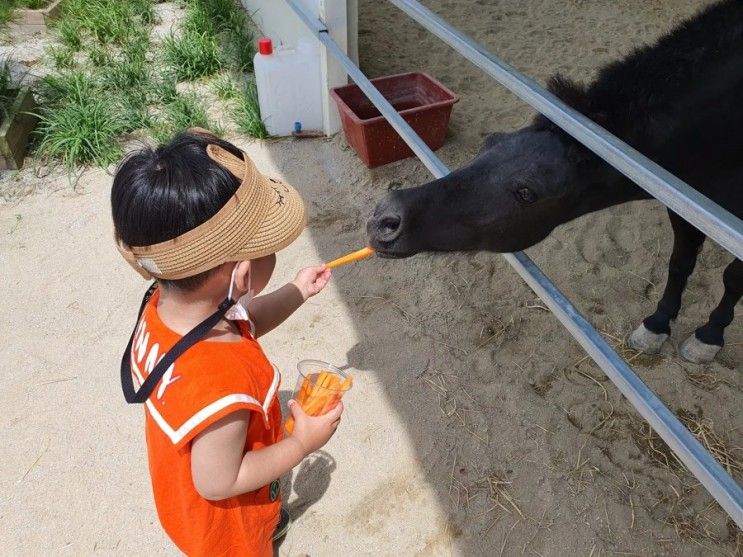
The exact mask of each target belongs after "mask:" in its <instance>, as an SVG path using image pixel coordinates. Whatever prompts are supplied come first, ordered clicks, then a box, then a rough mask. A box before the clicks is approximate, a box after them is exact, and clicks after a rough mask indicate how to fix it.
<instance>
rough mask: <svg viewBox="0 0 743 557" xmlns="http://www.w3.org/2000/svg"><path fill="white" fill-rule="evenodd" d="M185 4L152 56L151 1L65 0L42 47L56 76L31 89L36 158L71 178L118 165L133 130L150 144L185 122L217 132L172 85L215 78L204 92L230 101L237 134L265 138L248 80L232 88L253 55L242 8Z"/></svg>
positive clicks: (209, 2)
mask: <svg viewBox="0 0 743 557" xmlns="http://www.w3.org/2000/svg"><path fill="white" fill-rule="evenodd" d="M2 1H3V0H0V2H2ZM19 1H20V0H19ZM28 1H33V0H28ZM184 1H185V3H186V8H187V11H186V15H185V18H184V21H183V24H182V26H181V30H180V32H179V33H178V34H171V35H170V36H168V37H166V38H165V39H164V40H163V43H162V44H161V45H160V46H159V47H158V49H157V52H154V49H153V47H152V45H151V44H150V32H151V27H152V23H153V22H154V20H155V13H154V10H153V5H154V3H155V2H154V0H115V1H114V0H65V4H64V7H63V14H62V17H61V18H60V19H59V20H58V21H57V23H56V24H55V34H56V37H57V39H58V43H57V44H56V45H55V46H54V47H52V48H51V49H50V50H49V51H48V55H49V56H50V57H51V58H52V60H53V61H54V63H55V65H56V67H57V71H56V72H55V73H53V74H51V75H49V76H47V77H46V78H45V79H43V80H42V82H41V84H40V88H39V97H40V99H41V101H42V107H41V109H40V110H39V112H40V125H39V127H38V128H37V131H36V139H35V147H36V152H37V156H39V157H41V158H42V159H44V160H46V161H51V160H54V161H58V162H61V163H62V164H64V165H65V166H66V167H67V168H68V170H69V171H70V173H71V174H72V173H74V169H75V167H76V166H79V165H97V166H103V167H106V166H108V165H109V164H111V163H112V162H115V161H116V160H118V159H119V158H120V157H121V155H122V148H121V140H122V137H123V136H124V135H125V134H128V133H131V132H134V131H138V130H143V131H146V132H147V133H149V134H150V135H151V136H152V137H154V139H155V140H157V141H158V142H167V141H169V140H170V139H171V138H172V137H173V136H174V135H176V134H177V133H179V132H181V131H183V130H184V129H187V128H189V127H193V126H199V127H203V128H207V129H210V130H214V131H216V132H217V133H219V132H220V129H219V127H218V126H217V125H215V123H214V122H212V121H210V119H209V116H208V113H207V106H206V103H205V101H204V100H202V99H200V98H199V97H197V96H196V95H195V94H194V93H179V92H178V89H177V85H178V83H179V82H182V81H187V80H195V79H201V78H205V77H209V76H213V75H215V74H217V73H220V75H219V77H218V78H216V79H214V80H212V81H211V82H210V84H211V87H212V90H213V91H214V92H215V94H216V95H217V96H218V97H219V98H220V99H222V100H224V101H227V102H228V103H229V106H230V109H231V110H230V112H231V113H230V115H231V116H232V117H233V118H234V120H235V122H236V124H237V125H238V127H239V128H240V130H242V131H243V132H244V133H246V134H248V135H250V136H251V137H257V138H265V137H267V136H268V134H267V132H266V128H265V126H264V125H263V122H262V121H261V119H260V113H259V110H258V101H257V92H256V89H255V83H254V82H253V81H246V85H244V86H243V85H240V83H241V82H242V81H244V80H245V79H246V76H245V75H244V72H245V71H246V70H250V69H252V58H253V56H254V49H253V39H252V36H251V33H250V29H249V19H248V18H247V15H246V14H245V12H244V10H243V9H242V8H241V7H240V6H239V4H238V3H237V0H184ZM76 52H82V53H83V55H79V56H75V53H76ZM1 79H2V73H1V72H0V80H1ZM0 84H1V83H0Z"/></svg>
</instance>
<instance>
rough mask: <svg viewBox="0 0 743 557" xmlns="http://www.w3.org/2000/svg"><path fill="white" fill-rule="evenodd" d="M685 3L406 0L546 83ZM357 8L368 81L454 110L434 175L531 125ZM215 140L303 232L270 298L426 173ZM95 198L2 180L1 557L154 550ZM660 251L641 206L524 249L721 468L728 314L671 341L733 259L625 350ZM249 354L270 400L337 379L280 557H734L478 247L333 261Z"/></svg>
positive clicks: (510, 278) (684, 478)
mask: <svg viewBox="0 0 743 557" xmlns="http://www.w3.org/2000/svg"><path fill="white" fill-rule="evenodd" d="M698 4H699V3H698V2H692V1H691V0H678V1H675V2H641V1H639V0H638V1H628V2H612V1H609V0H605V1H588V0H586V1H570V0H561V1H559V2H555V1H548V0H530V1H528V2H517V1H515V0H514V1H508V2H506V1H500V2H493V1H475V0H467V1H465V0H458V1H454V0H447V1H441V0H435V1H434V0H431V1H427V2H426V5H428V6H429V7H431V8H432V9H433V10H435V11H437V12H438V13H441V14H442V15H445V17H446V18H447V19H448V20H449V21H450V22H451V23H452V24H454V25H455V26H457V27H458V28H460V29H462V30H464V31H466V32H467V33H469V34H471V35H472V36H473V37H474V38H475V39H477V40H478V41H481V42H482V43H483V44H484V45H485V46H486V47H487V48H489V49H490V50H492V51H494V52H497V53H498V54H500V55H501V56H502V57H503V58H504V59H505V60H507V61H508V62H510V63H511V64H513V65H514V66H516V67H517V68H518V69H520V70H523V71H524V72H526V73H527V74H529V75H531V76H533V77H535V78H536V79H538V80H540V81H542V82H544V80H546V78H547V77H549V76H550V75H551V74H552V73H554V72H555V71H562V72H565V73H567V74H568V75H570V76H572V77H575V78H578V79H590V78H591V77H592V76H593V75H594V73H595V71H596V69H597V68H598V67H600V66H601V65H602V64H603V63H605V62H607V61H609V60H612V59H614V58H616V57H617V56H620V55H621V54H623V53H625V52H627V51H628V49H630V48H631V47H632V46H633V45H638V44H642V43H644V42H647V41H651V40H652V39H653V38H655V37H657V36H659V35H660V34H662V33H663V32H665V31H666V30H668V29H669V28H670V27H672V26H673V25H674V24H675V23H676V22H678V21H679V20H680V19H681V18H682V17H684V16H686V15H688V14H690V13H692V12H693V11H694V9H695V8H696V7H697V6H698ZM360 13H361V19H360V41H361V43H360V47H361V48H360V52H361V63H362V66H363V68H364V69H365V71H367V72H368V74H370V75H372V76H375V75H383V74H391V73H396V72H398V71H408V70H417V69H422V70H424V71H428V72H430V73H431V74H432V75H433V76H434V77H436V78H438V79H440V80H441V81H443V82H444V84H446V85H447V86H448V87H450V88H451V89H453V90H454V91H455V92H457V93H458V94H460V95H461V97H462V100H461V102H460V103H459V104H458V105H456V106H455V109H454V114H453V117H452V123H451V126H450V132H449V138H448V142H447V145H446V146H445V147H444V148H442V150H441V151H440V153H439V154H440V156H441V157H442V159H443V160H444V162H446V163H447V164H449V165H450V166H452V167H453V166H456V165H458V164H461V163H463V162H465V161H466V160H467V159H468V158H469V157H470V156H471V155H472V154H473V153H474V152H475V151H476V150H477V148H478V145H479V143H480V141H481V140H482V138H483V137H484V136H485V135H486V134H487V133H489V132H491V131H496V130H501V131H502V130H511V129H514V128H517V127H519V126H521V125H523V124H525V123H527V122H528V121H529V119H530V118H531V117H532V115H533V112H532V111H531V110H530V109H529V108H528V107H526V106H525V105H523V104H522V103H521V102H519V101H518V100H517V99H515V98H514V97H513V96H512V95H510V94H509V93H507V92H505V91H504V90H503V89H501V88H500V87H499V86H497V85H495V84H494V83H493V82H492V81H491V80H490V79H489V78H487V77H485V76H484V75H483V74H482V73H481V72H480V71H478V70H476V69H475V68H474V67H472V66H470V65H469V64H467V63H466V62H462V61H461V59H460V58H459V57H458V56H457V55H456V54H455V53H454V52H452V51H451V50H450V49H448V47H446V46H444V45H443V44H442V43H440V42H439V41H438V40H437V39H435V38H434V37H433V36H431V35H430V34H428V33H427V32H425V31H424V30H422V29H420V28H418V27H417V26H416V25H415V24H414V23H412V22H411V21H409V20H408V19H407V18H406V17H404V16H402V15H401V14H400V12H399V11H397V10H396V9H395V8H394V7H392V6H391V5H388V4H387V3H385V2H377V1H374V0H362V1H361V2H360ZM232 139H233V140H234V141H235V142H236V143H238V144H239V145H240V146H242V147H244V148H245V149H246V150H247V152H248V153H249V154H250V155H251V156H252V157H253V158H254V160H255V161H256V163H257V164H258V166H259V167H260V168H261V169H262V170H263V171H264V172H266V173H269V174H273V175H276V176H278V177H281V178H283V179H285V180H287V181H289V182H290V183H292V184H294V185H296V186H297V188H298V189H299V190H300V191H301V193H302V194H303V196H304V197H305V199H306V200H307V203H308V207H309V211H310V215H311V217H310V222H309V226H308V228H307V230H306V231H305V233H304V234H303V235H302V236H301V238H300V239H299V240H298V241H297V242H296V243H295V244H294V245H292V246H291V247H290V248H288V249H287V250H285V251H284V252H282V253H281V254H280V256H279V265H278V271H277V274H276V276H275V279H274V281H273V285H279V284H281V283H282V281H286V280H288V279H290V278H292V277H293V274H294V273H295V272H296V270H297V269H299V268H300V267H302V266H306V265H310V264H315V263H317V262H320V261H327V260H329V259H331V258H333V257H335V256H337V255H339V254H341V253H344V252H345V251H347V250H350V249H353V248H357V247H359V246H361V245H363V243H364V241H365V233H364V223H365V220H366V218H367V216H368V214H369V212H370V211H371V209H372V207H373V205H374V203H375V201H376V200H377V199H379V198H380V197H381V196H382V195H383V194H384V193H385V192H386V191H387V190H388V189H390V188H396V187H405V186H408V185H414V184H418V183H421V182H424V181H426V180H428V179H429V175H428V173H427V171H426V170H425V169H424V168H423V167H422V165H420V163H418V162H417V161H415V160H408V161H403V162H400V163H396V164H393V165H389V166H387V167H383V168H381V169H377V170H375V171H369V170H367V169H365V168H364V167H363V165H362V164H361V163H360V162H359V161H358V159H357V158H356V157H355V155H354V153H353V151H352V150H351V149H350V148H349V147H348V146H347V145H346V143H345V141H344V140H343V138H342V136H336V137H334V138H330V139H326V140H312V141H268V142H247V141H246V140H244V139H242V138H239V137H233V138H232ZM29 166H30V165H29ZM110 183H111V177H110V175H108V174H107V173H106V172H104V171H101V170H95V171H88V172H86V173H85V174H84V175H83V177H82V179H81V180H80V182H79V183H78V184H77V186H76V187H75V188H71V187H70V185H69V182H68V181H67V177H66V176H64V175H63V174H60V173H56V172H52V173H51V174H47V175H46V176H45V177H43V178H39V177H37V176H36V175H35V174H34V172H33V171H32V169H27V170H24V171H22V172H20V173H6V174H4V175H2V176H1V177H0V193H2V197H3V201H1V202H0V261H2V263H3V265H2V268H3V272H2V274H0V288H1V289H2V291H3V292H4V293H5V295H4V296H3V297H2V299H0V311H1V313H2V316H3V319H2V322H1V324H0V335H1V336H2V338H4V339H5V342H3V343H2V344H0V360H1V361H3V362H6V373H4V374H3V376H2V380H1V383H0V404H2V407H3V409H4V412H3V414H2V417H0V426H1V427H2V429H3V431H4V432H5V437H4V439H5V442H4V444H3V445H4V448H3V450H2V458H0V490H1V491H2V493H3V494H4V497H2V498H0V547H3V553H5V554H9V555H39V554H52V555H88V554H96V555H112V554H116V555H175V554H177V551H176V550H175V549H174V548H173V546H172V545H171V544H170V542H169V541H168V540H167V538H166V537H165V536H164V535H163V534H162V532H161V530H160V528H159V526H158V522H157V517H156V514H155V511H154V508H153V504H152V498H151V494H150V491H149V484H148V476H147V465H146V456H145V448H144V438H143V432H142V415H141V409H139V408H131V407H127V406H126V404H125V403H124V402H123V397H122V396H121V393H120V387H119V384H118V360H119V358H120V353H121V350H122V349H123V347H124V345H125V344H126V340H127V338H128V335H129V334H130V333H131V327H132V326H133V320H134V318H135V315H136V310H137V307H138V303H139V299H140V297H141V294H142V292H143V291H144V289H145V287H146V284H145V283H144V282H143V281H142V280H141V279H140V278H139V277H138V275H136V274H135V273H133V272H132V271H131V270H130V269H129V268H128V267H127V265H126V264H125V263H124V261H123V260H121V258H120V256H119V255H118V253H117V252H116V250H115V249H114V247H113V244H112V242H111V233H112V229H111V222H110V216H109V206H108V192H109V188H110ZM670 248H671V239H670V226H669V225H668V222H667V219H666V217H665V212H664V210H663V209H662V207H660V206H659V205H658V204H657V203H654V202H640V203H632V204H628V205H625V206H622V207H618V208H615V209H612V210H608V211H604V212H601V213H596V214H594V215H589V216H587V217H584V218H582V219H579V220H578V221H576V222H573V223H570V224H568V225H566V226H564V227H561V228H560V229H558V230H557V231H556V232H555V233H554V234H553V235H552V236H551V237H550V238H548V239H547V240H546V241H544V242H543V243H542V244H540V245H539V246H537V247H535V248H534V249H532V250H529V254H530V255H531V256H532V257H533V258H534V259H535V261H536V262H537V263H538V264H539V265H540V266H542V268H543V269H545V271H546V272H547V274H548V275H549V276H550V277H551V278H552V279H553V280H554V281H555V282H556V283H557V284H558V285H559V286H560V287H561V288H562V289H563V291H564V292H565V293H566V294H567V295H568V297H569V298H570V299H571V300H572V301H573V302H574V303H575V304H576V306H577V307H578V308H579V309H581V311H583V312H584V314H586V315H587V316H588V318H589V320H590V321H591V322H592V323H594V324H595V325H596V327H597V328H598V329H599V330H600V331H602V332H603V334H605V335H606V337H607V339H608V340H609V341H610V342H611V343H612V344H614V345H615V346H616V347H617V349H618V350H619V351H620V352H621V353H622V354H623V355H624V356H625V357H627V358H628V359H631V360H632V364H633V366H634V367H635V369H636V370H637V371H638V373H639V374H640V376H641V377H642V379H643V380H644V381H645V382H646V383H647V384H648V385H649V386H650V387H651V388H653V389H654V390H655V392H656V393H658V395H659V396H660V397H661V399H662V400H663V401H664V402H665V403H666V404H667V405H668V406H669V407H670V408H671V409H672V410H673V411H674V412H676V413H677V414H678V415H679V416H681V417H682V418H683V419H684V420H686V421H687V422H688V423H689V424H691V425H692V426H693V427H694V428H695V429H696V430H697V431H699V432H700V433H702V434H704V436H705V438H706V439H707V440H708V442H709V443H710V444H711V446H712V447H713V448H714V449H715V451H716V452H717V454H718V455H721V456H722V457H723V458H727V459H728V462H729V463H730V465H731V466H732V467H735V466H740V462H741V458H743V454H742V453H741V449H740V447H741V446H743V422H741V415H740V411H739V409H740V408H741V402H742V401H743V376H742V375H741V368H742V367H743V320H741V318H740V317H738V318H737V319H736V321H735V322H734V324H733V325H732V326H731V327H730V328H729V329H728V334H727V345H726V347H725V348H724V349H723V350H722V351H721V352H720V354H719V356H718V359H717V361H716V362H714V363H713V364H711V365H709V366H697V365H693V364H689V363H686V362H683V361H682V360H680V359H679V358H678V357H677V356H676V355H675V350H674V345H675V344H677V343H679V342H680V341H682V340H683V339H684V338H685V337H686V336H687V335H688V334H689V333H690V332H691V331H693V329H694V328H695V327H696V326H698V324H700V323H701V322H703V321H704V320H705V319H706V317H707V315H708V313H709V311H710V310H711V309H712V308H713V307H714V305H715V304H716V303H717V302H718V300H719V297H720V296H721V295H722V284H721V273H722V269H723V268H724V267H725V265H726V264H727V263H728V262H729V261H730V259H731V256H729V255H728V254H726V253H725V252H723V251H722V250H720V249H719V248H717V247H716V246H714V245H712V244H711V242H708V245H707V246H706V247H705V248H704V251H703V252H702V255H701V258H700V262H699V264H698V269H697V271H696V272H695V274H694V275H693V276H692V278H691V280H690V284H689V287H688V289H687V291H686V293H685V295H684V307H683V310H682V315H681V316H680V317H679V319H678V321H677V322H676V323H675V325H674V329H673V335H672V342H670V343H668V344H667V345H666V346H665V347H664V350H663V353H662V354H661V355H659V356H653V357H650V356H642V355H638V354H636V353H635V352H634V351H632V350H630V349H629V348H628V347H627V346H626V344H625V342H624V339H625V338H626V337H627V335H628V334H629V333H630V332H631V331H632V329H633V328H634V326H635V325H637V323H639V321H640V320H641V319H642V318H643V317H644V316H645V315H647V314H648V313H649V312H650V311H652V308H653V307H654V304H655V302H656V300H657V297H658V296H659V295H660V289H661V288H662V286H663V283H664V280H665V269H666V263H665V262H666V260H667V257H668V255H669V253H670ZM738 309H740V306H738ZM263 344H264V347H265V349H266V351H267V353H268V354H269V356H270V357H271V358H272V360H273V361H274V362H275V363H276V364H277V365H278V367H279V368H280V369H281V370H282V373H283V374H284V383H283V385H282V393H281V395H282V397H283V398H284V399H285V398H286V397H287V396H288V393H289V391H290V390H291V388H292V387H293V385H294V382H295V377H296V371H295V367H294V366H295V365H296V362H297V361H298V360H300V359H303V358H321V359H326V360H328V361H331V362H333V363H335V364H337V365H339V366H346V367H347V368H348V369H349V370H350V371H351V373H352V374H353V375H354V378H355V381H354V389H353V391H352V392H351V393H350V395H349V396H348V399H347V410H346V413H345V416H344V419H343V423H342V426H341V429H340V430H339V432H338V435H337V436H336V437H335V438H334V439H333V440H332V441H331V443H330V444H329V445H328V446H327V447H326V448H325V450H324V451H322V452H320V453H318V454H316V455H314V456H313V457H312V458H311V459H309V460H308V461H307V462H306V463H305V464H303V465H302V466H301V467H300V468H299V469H298V470H295V472H294V474H293V475H292V477H291V478H289V479H287V481H286V482H285V486H284V487H285V489H284V496H285V498H286V499H287V501H288V506H289V510H290V512H291V513H292V515H293V516H294V518H295V521H296V522H295V524H294V526H293V528H292V529H291V530H290V532H289V534H288V536H287V538H286V540H285V541H284V543H283V544H282V545H281V547H280V549H279V553H280V554H281V555H286V556H301V555H311V556H313V557H320V556H325V555H329V556H335V555H384V556H387V555H389V556H397V555H421V556H429V555H461V556H470V555H472V556H478V555H482V556H493V555H541V556H545V557H546V556H563V555H571V556H572V555H585V556H595V557H598V556H599V555H602V556H603V555H606V556H612V555H643V556H644V555H674V556H675V555H695V556H696V555H700V556H701V555H704V556H707V555H728V556H730V555H732V556H737V555H742V554H743V553H742V551H743V534H741V532H740V530H738V529H737V528H736V527H735V526H734V525H733V524H732V522H731V521H730V520H728V519H727V517H726V515H725V513H724V512H723V511H721V509H720V508H719V507H718V506H717V505H716V503H714V501H713V500H712V499H711V497H710V496H709V495H708V494H707V492H706V491H705V490H704V488H703V487H701V486H700V485H698V483H697V482H696V480H695V479H694V477H693V476H691V475H690V474H689V473H688V472H686V471H685V470H683V469H682V468H681V467H680V466H679V465H678V463H676V462H675V460H674V458H673V456H672V454H670V453H669V452H668V450H667V449H666V448H665V446H664V445H663V444H662V443H660V442H659V440H658V439H657V437H656V436H655V435H654V434H653V433H652V432H650V431H649V430H648V429H647V426H646V425H644V424H643V422H642V421H641V420H640V419H639V417H638V415H637V414H636V413H635V411H634V410H633V409H632V407H631V406H630V405H629V404H628V403H627V402H626V401H625V400H624V398H623V397H622V396H621V395H620V394H619V393H618V391H617V390H616V389H615V388H614V387H613V385H612V384H611V383H610V382H609V381H608V380H607V379H606V378H605V377H604V375H603V374H602V373H601V371H600V370H599V369H597V368H596V366H595V365H593V364H592V363H591V362H590V360H588V359H587V358H586V356H585V353H584V352H583V351H582V350H581V349H580V347H579V346H578V345H577V344H576V343H575V342H574V341H573V340H572V338H571V337H570V335H569V333H567V332H566V331H565V330H564V328H563V327H562V326H561V325H560V323H559V322H558V321H557V320H556V319H555V318H554V317H553V316H552V315H551V314H550V313H549V312H547V311H545V309H544V308H543V307H542V304H541V302H540V301H539V300H538V299H537V298H536V297H535V295H534V294H533V293H532V292H531V290H530V289H529V288H528V287H527V286H526V285H525V284H524V283H523V282H522V281H521V280H520V279H519V278H518V276H517V275H516V274H515V273H514V272H513V271H512V270H511V269H510V267H509V266H508V265H507V264H506V263H505V261H504V260H503V259H502V258H501V257H500V256H497V255H493V254H487V253H479V254H470V255H461V254H451V255H435V256H432V255H420V256H416V257H415V258H412V259H410V260H404V261H385V260H377V259H374V260H370V261H368V262H365V263H363V264H357V265H354V266H349V267H344V268H342V269H339V270H338V271H337V272H335V274H334V279H333V282H332V284H331V286H330V287H329V288H328V289H327V290H326V292H324V293H323V294H321V295H320V296H318V297H316V298H313V299H312V300H311V301H310V302H309V303H308V304H306V305H305V306H304V307H303V308H301V309H300V310H299V311H298V312H297V314H295V315H294V316H293V317H292V318H291V319H290V320H289V321H288V322H287V323H286V324H285V325H284V326H283V327H281V328H279V329H278V330H277V331H275V332H273V333H271V334H270V335H268V336H267V337H265V340H264V342H263ZM733 472H734V476H735V477H736V479H737V480H738V481H739V482H741V481H743V470H741V468H740V467H738V468H737V469H735V470H733Z"/></svg>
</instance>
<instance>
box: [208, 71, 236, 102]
mask: <svg viewBox="0 0 743 557" xmlns="http://www.w3.org/2000/svg"><path fill="white" fill-rule="evenodd" d="M212 90H213V91H214V94H215V95H217V98H219V99H221V100H223V101H227V100H231V99H235V98H237V97H238V96H240V89H239V88H238V87H237V85H236V84H235V81H234V80H233V79H232V76H231V75H230V74H227V73H224V74H222V75H220V76H219V77H218V78H217V79H215V80H214V81H213V82H212Z"/></svg>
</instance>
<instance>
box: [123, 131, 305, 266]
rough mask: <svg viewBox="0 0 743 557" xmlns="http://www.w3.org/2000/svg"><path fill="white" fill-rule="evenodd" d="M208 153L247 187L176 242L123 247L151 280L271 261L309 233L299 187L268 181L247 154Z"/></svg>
mask: <svg viewBox="0 0 743 557" xmlns="http://www.w3.org/2000/svg"><path fill="white" fill-rule="evenodd" d="M206 152H207V154H208V155H209V158H211V159H212V160H213V161H215V162H216V163H217V164H219V165H221V166H223V167H224V168H226V169H227V170H228V171H229V172H230V173H231V174H233V175H234V176H235V177H236V178H237V179H238V180H240V181H241V184H240V186H239V187H238V188H237V190H236V191H235V194H234V195H233V196H232V197H231V198H230V199H229V200H228V201H227V203H225V204H224V206H223V207H222V208H221V209H220V210H219V211H218V212H217V213H216V214H215V215H214V216H213V217H211V218H210V219H209V220H207V221H206V222H204V223H202V224H200V225H199V226H197V227H196V228H193V229H191V230H189V231H187V232H184V233H183V234H181V235H180V236H177V237H176V238H173V239H172V240H166V241H165V242H160V243H159V244H154V245H151V246H131V247H129V246H125V245H123V244H122V243H121V242H120V241H119V242H117V247H118V249H119V251H120V252H121V254H122V255H123V256H124V259H126V260H127V262H129V264H130V265H131V266H132V267H133V268H134V269H135V270H136V271H137V272H138V273H139V274H141V275H142V276H143V277H144V278H146V279H151V278H153V277H154V278H160V279H165V280H177V279H181V278H186V277H190V276H194V275H197V274H199V273H202V272H204V271H207V270H209V269H213V268H214V267H217V266H218V265H221V264H222V263H226V262H228V261H245V260H249V259H257V258H259V257H263V256H266V255H270V254H272V253H275V252H277V251H279V250H281V249H283V248H285V247H286V246H288V245H289V244H291V243H292V242H293V241H294V240H295V239H296V238H297V237H298V236H299V234H300V233H301V232H302V230H303V229H304V225H305V223H306V220H307V217H306V212H305V208H304V203H303V202H302V198H301V197H300V196H299V194H298V193H297V191H296V190H295V189H294V188H293V187H291V186H290V185H288V184H285V183H283V182H280V181H277V180H273V179H270V178H267V177H266V176H263V175H262V174H261V173H260V172H258V170H257V169H256V167H255V165H254V164H253V161H251V160H250V158H249V157H248V156H247V155H246V154H245V153H243V158H242V160H241V159H239V158H238V157H236V156H234V155H233V154H232V153H230V152H229V151H227V150H225V149H223V148H222V147H219V146H218V145H213V144H212V145H209V146H208V147H207V149H206Z"/></svg>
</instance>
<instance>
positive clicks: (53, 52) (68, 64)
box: [47, 46, 75, 69]
mask: <svg viewBox="0 0 743 557" xmlns="http://www.w3.org/2000/svg"><path fill="white" fill-rule="evenodd" d="M47 54H48V55H49V56H50V57H51V59H52V61H53V62H54V66H55V67H56V68H57V69H69V68H72V66H74V64H75V58H74V55H75V53H74V52H72V50H70V49H69V48H67V47H65V46H62V47H57V46H51V47H49V48H48V49H47Z"/></svg>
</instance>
